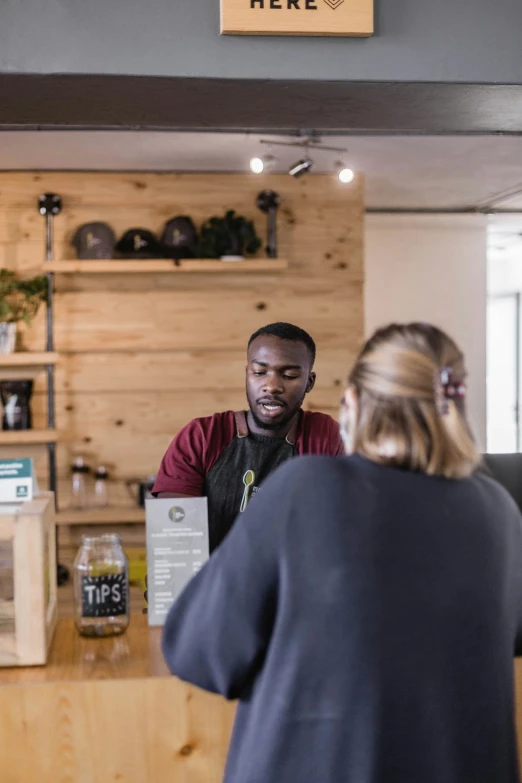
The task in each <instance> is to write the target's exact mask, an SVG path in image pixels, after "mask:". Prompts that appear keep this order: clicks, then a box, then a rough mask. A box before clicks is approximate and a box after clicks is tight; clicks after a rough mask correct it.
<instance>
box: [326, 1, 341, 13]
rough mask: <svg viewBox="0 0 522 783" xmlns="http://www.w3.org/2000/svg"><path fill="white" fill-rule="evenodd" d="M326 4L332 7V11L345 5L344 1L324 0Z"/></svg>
mask: <svg viewBox="0 0 522 783" xmlns="http://www.w3.org/2000/svg"><path fill="white" fill-rule="evenodd" d="M324 2H325V3H326V5H329V6H330V8H331V9H332V11H336V10H337V8H339V6H340V5H342V4H343V3H344V0H324Z"/></svg>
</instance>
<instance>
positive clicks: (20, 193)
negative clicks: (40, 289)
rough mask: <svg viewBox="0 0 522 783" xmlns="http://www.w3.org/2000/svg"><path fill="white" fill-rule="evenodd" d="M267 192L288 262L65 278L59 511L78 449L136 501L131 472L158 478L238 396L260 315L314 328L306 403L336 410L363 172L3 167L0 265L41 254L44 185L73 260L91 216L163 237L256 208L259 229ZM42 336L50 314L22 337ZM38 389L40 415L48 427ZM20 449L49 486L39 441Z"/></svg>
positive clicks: (355, 331) (60, 304)
mask: <svg viewBox="0 0 522 783" xmlns="http://www.w3.org/2000/svg"><path fill="white" fill-rule="evenodd" d="M264 188H272V189H274V190H277V191H278V192H279V193H280V195H281V198H282V206H281V209H280V212H279V219H278V234H279V254H280V256H281V257H285V258H287V259H288V260H289V269H288V271H287V272H284V273H278V274H268V275H267V274H249V275H246V274H240V273H239V272H238V273H237V274H227V275H226V276H220V275H218V274H216V275H210V274H209V275H192V276H189V275H135V276H130V275H129V276H123V275H104V276H85V277H80V276H67V277H57V279H56V291H57V293H56V328H55V335H56V349H57V350H58V351H60V352H62V353H63V354H64V355H63V357H62V359H61V361H60V364H59V365H58V368H57V378H56V384H57V398H56V414H57V423H58V429H59V437H60V443H59V447H58V469H59V476H60V480H61V481H60V495H61V505H62V506H63V505H66V504H67V494H68V488H69V472H68V471H69V465H70V463H71V460H72V458H73V456H74V455H77V454H83V455H85V456H86V458H87V459H88V460H89V461H90V462H92V463H94V462H102V463H104V464H106V465H108V466H109V468H110V469H111V471H112V473H113V475H114V476H115V478H116V479H117V480H118V481H117V482H116V484H114V485H113V486H111V492H112V499H113V501H115V502H117V503H125V502H131V501H130V498H129V497H128V493H127V492H126V490H125V489H124V487H123V482H122V481H121V480H122V479H128V478H130V477H135V476H146V475H147V474H150V473H154V472H155V471H156V469H157V467H158V464H159V461H160V459H161V457H162V455H163V452H164V451H165V449H166V447H167V445H168V443H169V441H170V440H171V438H172V437H173V435H174V434H175V433H176V432H177V431H178V430H179V428H180V427H181V426H183V424H185V423H186V422H187V421H188V420H189V419H191V418H192V417H194V416H203V415H207V414H210V413H213V412H215V411H218V410H224V409H228V408H240V407H242V406H244V404H245V395H244V361H245V346H246V343H247V339H248V337H249V336H250V334H251V333H252V332H253V331H254V330H255V329H257V328H258V327H260V326H262V325H263V324H266V323H269V322H272V321H277V320H286V321H291V322H294V323H296V324H298V325H300V326H302V327H303V328H305V329H307V330H309V331H310V332H311V334H312V335H313V337H314V338H315V340H316V341H317V345H318V362H317V373H318V382H317V387H316V390H315V391H314V392H313V394H312V395H310V397H309V398H308V399H307V402H306V405H307V407H309V408H311V409H318V410H324V411H328V412H330V413H332V414H334V415H335V414H336V412H337V406H338V401H339V396H340V388H341V384H342V380H343V378H344V376H345V373H346V370H347V367H348V364H349V361H350V358H351V357H352V356H353V353H354V351H355V350H356V348H357V346H358V344H359V342H360V340H361V338H362V335H363V182H362V178H359V179H358V180H357V181H356V182H355V183H354V184H352V185H350V186H342V185H341V184H340V183H339V182H338V180H337V178H336V177H334V176H333V175H329V176H325V175H308V176H306V177H303V178H301V179H298V180H295V179H292V178H291V177H289V176H287V175H268V176H262V177H254V176H252V175H222V174H219V175H216V174H213V175H203V174H197V175H192V174H183V175H175V174H147V173H139V174H138V173H78V172H67V173H30V172H21V173H19V172H17V173H13V172H4V173H0V266H7V267H10V268H13V269H16V270H18V271H23V272H26V271H29V270H34V269H35V268H36V267H38V266H39V264H41V262H42V261H43V258H44V220H43V218H42V217H41V216H40V215H39V213H38V211H37V198H38V196H39V195H40V194H41V193H44V192H47V193H49V192H53V193H58V194H59V195H61V196H62V199H63V212H62V214H61V215H60V216H59V217H58V218H56V220H55V258H56V259H57V260H59V259H68V258H74V252H73V250H72V248H71V246H70V240H71V238H72V236H73V234H74V231H75V228H76V227H77V226H78V225H79V224H81V223H84V222H87V221H93V220H105V221H107V222H108V223H110V224H111V225H112V226H113V228H114V230H115V232H116V234H117V235H118V236H120V235H121V234H122V233H123V231H125V230H126V229H128V228H131V227H143V228H149V229H152V230H154V231H156V232H160V231H161V229H162V226H163V224H164V223H165V221H166V220H168V219H169V218H171V217H173V216H174V215H177V214H189V215H191V216H192V217H193V219H194V220H195V222H196V223H197V224H200V223H201V222H202V221H203V220H204V219H206V218H208V217H210V216H211V215H214V214H222V213H223V212H224V210H225V209H227V208H232V209H236V210H238V211H240V212H242V213H243V214H246V215H247V216H248V217H250V218H252V219H254V220H255V223H256V225H257V227H258V230H259V232H260V234H261V236H262V237H263V238H265V237H266V216H265V215H264V214H262V213H261V212H260V211H259V210H258V209H257V208H256V206H255V198H256V195H257V194H258V192H259V191H260V190H262V189H264ZM86 263H88V262H86ZM117 263H118V262H117V261H114V264H115V266H116V265H117ZM44 334H45V333H44V314H43V312H42V313H41V314H40V315H39V316H38V318H37V320H36V322H35V324H34V325H33V327H32V328H31V329H27V330H26V331H25V334H24V342H25V345H26V347H27V348H29V349H31V350H42V349H43V348H44ZM42 384H43V380H42V379H40V380H39V381H38V384H37V393H36V395H35V399H34V404H33V411H34V415H35V424H36V426H44V424H45V397H44V394H43V393H42V392H43V390H44V386H43V385H42ZM2 453H5V450H4V452H2ZM26 453H28V454H29V455H30V456H34V457H35V459H36V460H37V467H38V473H39V474H40V476H42V478H43V483H44V486H45V475H46V457H45V450H44V449H43V448H42V447H37V448H36V447H34V448H33V449H32V450H31V449H28V451H27V452H26ZM11 456H12V452H11Z"/></svg>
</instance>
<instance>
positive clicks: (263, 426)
mask: <svg viewBox="0 0 522 783" xmlns="http://www.w3.org/2000/svg"><path fill="white" fill-rule="evenodd" d="M305 397H306V392H305V393H304V394H303V396H302V398H301V400H300V401H299V405H297V406H296V407H295V408H294V409H293V410H292V412H291V413H289V414H288V415H287V416H285V417H284V418H283V419H280V420H279V421H274V422H266V421H262V420H261V419H260V418H259V416H258V415H257V414H256V411H255V408H254V405H252V402H251V401H250V397H249V396H248V391H247V402H248V407H249V408H250V413H251V414H252V418H253V419H254V423H255V425H256V427H258V428H259V429H260V430H265V431H266V432H276V431H277V430H282V429H284V428H285V427H286V426H287V425H288V424H290V422H291V421H292V419H293V418H294V416H295V415H296V414H297V413H298V412H299V411H300V410H301V406H302V404H303V402H304V398H305Z"/></svg>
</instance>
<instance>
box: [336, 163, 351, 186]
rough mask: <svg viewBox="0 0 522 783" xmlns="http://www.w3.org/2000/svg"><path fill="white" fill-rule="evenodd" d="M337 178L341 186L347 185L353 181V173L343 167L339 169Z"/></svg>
mask: <svg viewBox="0 0 522 783" xmlns="http://www.w3.org/2000/svg"><path fill="white" fill-rule="evenodd" d="M337 176H338V177H339V181H340V182H342V183H343V185H349V184H350V182H353V181H354V179H355V172H354V171H352V169H349V168H346V166H343V167H342V168H341V169H339V173H338V175H337Z"/></svg>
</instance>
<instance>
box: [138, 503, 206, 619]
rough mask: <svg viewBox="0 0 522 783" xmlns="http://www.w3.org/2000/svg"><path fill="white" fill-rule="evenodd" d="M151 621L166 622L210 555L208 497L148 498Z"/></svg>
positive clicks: (148, 561) (148, 583)
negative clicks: (178, 598)
mask: <svg viewBox="0 0 522 783" xmlns="http://www.w3.org/2000/svg"><path fill="white" fill-rule="evenodd" d="M145 517H146V529H147V590H148V595H147V598H148V604H149V610H148V618H149V625H163V624H164V623H165V618H166V616H167V613H168V611H169V609H170V607H171V606H172V604H173V603H174V601H175V600H176V598H177V597H178V596H179V595H180V593H181V592H182V590H183V588H184V587H185V586H186V585H187V584H188V582H189V581H190V579H192V577H193V576H194V574H196V573H197V572H198V571H199V570H200V568H201V567H202V565H203V564H204V563H205V562H206V561H207V560H208V557H209V544H208V511H207V499H206V498H147V499H146V500H145Z"/></svg>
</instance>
